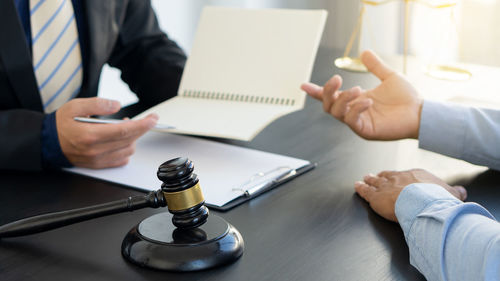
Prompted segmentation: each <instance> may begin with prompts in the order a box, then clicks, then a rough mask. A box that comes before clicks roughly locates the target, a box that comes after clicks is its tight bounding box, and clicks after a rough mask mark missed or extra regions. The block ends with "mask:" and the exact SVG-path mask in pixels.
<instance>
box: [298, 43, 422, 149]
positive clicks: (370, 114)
mask: <svg viewBox="0 0 500 281" xmlns="http://www.w3.org/2000/svg"><path fill="white" fill-rule="evenodd" d="M361 59H362V61H363V63H364V64H365V66H366V67H367V68H368V70H369V71H370V72H372V73H373V74H375V75H376V76H377V77H378V78H379V79H380V80H381V84H380V85H378V86H377V87H376V88H374V89H371V90H363V89H361V88H360V87H354V88H351V89H348V90H344V91H339V89H340V87H341V86H342V79H341V78H340V76H334V77H333V78H332V79H330V81H328V82H327V83H326V84H325V86H324V87H319V86H317V85H314V84H304V85H303V86H302V88H303V89H304V90H305V91H306V92H307V93H308V94H309V95H311V96H312V97H314V98H316V99H318V100H321V101H322V102H323V109H324V110H325V111H326V112H328V113H330V114H331V115H333V116H334V117H335V118H337V119H339V120H340V121H342V122H344V123H346V124H347V125H348V126H349V127H350V128H351V129H352V130H353V131H354V132H355V133H356V134H358V135H359V136H361V137H363V138H365V139H372V140H395V139H402V138H418V128H419V120H420V111H421V108H422V100H421V98H420V97H419V96H418V93H417V91H416V89H415V88H414V87H413V86H412V85H411V84H410V83H409V82H408V81H407V80H406V79H405V78H404V77H403V76H401V75H400V74H398V73H396V72H394V71H393V70H391V69H390V68H389V67H387V66H386V65H385V64H384V63H383V62H382V61H381V60H380V59H379V58H378V57H377V56H376V55H375V54H374V53H373V52H371V51H365V52H364V53H363V54H362V56H361Z"/></svg>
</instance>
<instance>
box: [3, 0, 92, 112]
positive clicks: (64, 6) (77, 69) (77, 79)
mask: <svg viewBox="0 0 500 281" xmlns="http://www.w3.org/2000/svg"><path fill="white" fill-rule="evenodd" d="M0 1H2V0H0ZM30 15H31V39H32V43H31V44H32V50H33V69H34V71H35V77H36V80H37V83H38V90H39V92H40V95H41V98H42V104H43V109H44V111H45V112H46V113H50V112H54V111H55V110H57V109H58V108H59V107H60V106H61V105H63V104H64V103H66V102H67V101H68V100H70V99H72V98H73V97H75V96H76V95H77V94H78V93H79V91H80V87H81V84H82V76H83V70H82V57H81V51H80V42H79V40H78V30H77V28H76V21H75V13H74V10H73V5H72V3H71V0H30Z"/></svg>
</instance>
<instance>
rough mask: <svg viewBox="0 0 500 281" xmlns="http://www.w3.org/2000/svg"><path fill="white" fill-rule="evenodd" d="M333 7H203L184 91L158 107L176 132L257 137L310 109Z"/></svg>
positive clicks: (161, 117) (223, 136) (156, 107)
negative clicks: (308, 86)
mask: <svg viewBox="0 0 500 281" xmlns="http://www.w3.org/2000/svg"><path fill="white" fill-rule="evenodd" d="M326 17H327V12H326V11H323V10H281V9H265V10H250V9H236V8H220V7H207V8H205V9H204V10H203V13H202V16H201V19H200V23H199V26H198V30H197V33H196V37H195V40H194V45H193V48H192V52H191V54H190V56H189V59H188V61H187V64H186V67H185V70H184V73H183V76H182V81H181V84H180V88H179V92H178V94H177V96H176V97H174V98H172V99H170V100H168V101H166V102H163V103H161V104H159V105H157V106H155V107H153V108H151V109H149V110H147V111H146V112H144V113H142V114H140V115H139V116H137V117H136V118H141V117H143V116H145V115H147V114H149V113H152V112H155V113H157V114H158V115H159V116H160V120H159V123H160V124H168V125H172V126H174V127H175V129H173V130H168V131H169V132H174V133H183V134H191V135H202V136H212V137H221V138H232V139H239V140H247V141H248V140H251V139H253V138H254V137H255V136H256V135H257V134H258V133H259V132H260V131H261V130H262V129H264V128H265V127H266V126H267V125H268V124H269V123H271V122H272V121H273V120H275V119H277V118H278V117H280V116H283V115H285V114H288V113H291V112H293V111H297V110H300V109H302V108H303V107H304V102H305V93H303V92H302V91H301V90H300V85H301V83H303V82H307V81H309V80H310V76H311V72H312V69H313V64H314V60H315V56H316V52H317V49H318V46H319V42H320V39H321V35H322V33H323V28H324V25H325V21H326Z"/></svg>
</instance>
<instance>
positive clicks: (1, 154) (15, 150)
mask: <svg viewBox="0 0 500 281" xmlns="http://www.w3.org/2000/svg"><path fill="white" fill-rule="evenodd" d="M43 119H44V114H43V113H41V112H36V111H31V110H24V109H12V110H2V111H0V147H1V149H0V169H15V170H40V169H41V168H42V159H41V157H42V156H41V151H40V148H41V143H40V142H41V136H40V134H41V131H42V123H43Z"/></svg>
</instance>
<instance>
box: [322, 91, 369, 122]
mask: <svg viewBox="0 0 500 281" xmlns="http://www.w3.org/2000/svg"><path fill="white" fill-rule="evenodd" d="M360 95H361V88H359V87H354V88H351V89H349V90H346V91H343V92H341V93H339V95H338V98H336V99H335V100H334V101H333V104H332V105H331V107H329V108H328V112H330V114H332V115H333V116H334V117H335V118H337V119H339V120H341V121H345V120H344V119H345V114H346V113H347V111H348V104H349V102H351V101H353V100H355V99H357V98H358V97H359V96H360Z"/></svg>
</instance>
